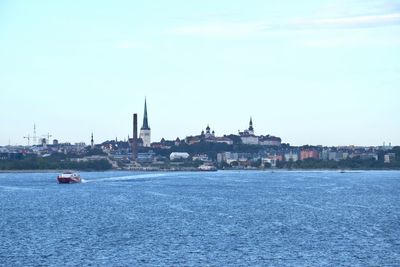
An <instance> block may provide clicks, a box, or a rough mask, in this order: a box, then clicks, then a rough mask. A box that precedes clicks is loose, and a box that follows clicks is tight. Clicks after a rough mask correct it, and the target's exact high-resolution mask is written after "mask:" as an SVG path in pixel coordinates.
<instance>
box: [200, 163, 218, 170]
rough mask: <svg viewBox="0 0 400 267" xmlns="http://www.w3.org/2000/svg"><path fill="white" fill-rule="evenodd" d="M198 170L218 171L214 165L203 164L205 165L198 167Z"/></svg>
mask: <svg viewBox="0 0 400 267" xmlns="http://www.w3.org/2000/svg"><path fill="white" fill-rule="evenodd" d="M198 170H200V171H209V172H210V171H217V168H216V167H215V166H214V165H211V164H203V165H200V166H199V167H198Z"/></svg>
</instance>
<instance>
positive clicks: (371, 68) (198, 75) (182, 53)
mask: <svg viewBox="0 0 400 267" xmlns="http://www.w3.org/2000/svg"><path fill="white" fill-rule="evenodd" d="M145 97H146V98H147V104H148V116H149V125H150V127H151V129H152V141H159V140H160V139H161V138H162V137H164V138H166V139H175V138H176V137H180V138H184V137H186V136H188V135H196V134H199V133H200V132H201V130H203V129H205V128H206V126H207V124H209V125H210V127H211V128H212V129H214V130H215V132H216V135H218V136H222V135H224V134H231V133H234V134H236V133H237V132H238V130H244V129H245V128H247V127H248V122H249V118H250V116H252V118H253V122H254V128H255V133H256V134H258V135H267V134H271V135H275V136H279V137H281V138H282V141H283V142H285V143H290V144H291V145H305V144H310V145H327V146H331V145H366V146H370V145H381V144H382V143H383V142H386V144H388V143H389V142H391V144H392V145H400V121H399V114H400V104H399V100H400V1H385V0H381V1H375V0H372V1H368V0H362V1H359V0H346V1H344V0H343V1H342V0H337V1H331V0H327V1H322V0H315V1H314V0H308V1H284V0H283V1H267V0H245V1H244V0H243V1H242V0H236V1H231V0H219V1H215V0H201V1H200V0H193V1H187V0H181V1H178V0H169V1H161V0H158V1H157V0H155V1H132V0H125V1H124V0H113V1H98V0H86V1H69V0H57V1H51V0H48V1H42V0H37V1H31V0H26V1H24V0H1V1H0V103H1V106H0V107H1V115H0V145H8V144H11V145H15V144H27V139H24V138H23V137H24V136H28V135H30V136H32V135H33V125H34V124H36V129H37V130H36V131H37V135H38V136H41V135H47V134H50V135H52V137H51V139H53V138H56V139H58V140H59V141H60V142H71V143H74V142H86V143H89V142H90V135H91V133H92V132H93V134H94V139H95V143H100V142H102V141H105V140H111V139H115V138H118V139H119V140H124V139H126V138H127V137H128V135H130V136H132V114H133V113H138V115H139V122H140V124H141V120H142V116H143V106H144V99H145ZM139 126H141V125H139Z"/></svg>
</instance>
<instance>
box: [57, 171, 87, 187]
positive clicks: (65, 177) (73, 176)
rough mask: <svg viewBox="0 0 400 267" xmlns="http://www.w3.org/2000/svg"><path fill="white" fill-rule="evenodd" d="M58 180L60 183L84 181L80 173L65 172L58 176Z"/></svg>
mask: <svg viewBox="0 0 400 267" xmlns="http://www.w3.org/2000/svg"><path fill="white" fill-rule="evenodd" d="M57 181H58V183H59V184H73V183H80V182H82V179H81V176H80V175H79V173H75V172H64V173H62V174H60V175H58V176H57Z"/></svg>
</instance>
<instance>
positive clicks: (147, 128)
mask: <svg viewBox="0 0 400 267" xmlns="http://www.w3.org/2000/svg"><path fill="white" fill-rule="evenodd" d="M142 130H150V127H149V122H148V119H147V101H146V98H145V99H144V115H143V126H142Z"/></svg>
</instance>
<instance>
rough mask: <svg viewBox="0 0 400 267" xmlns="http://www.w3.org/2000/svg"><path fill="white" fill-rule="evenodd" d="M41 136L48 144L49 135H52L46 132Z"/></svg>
mask: <svg viewBox="0 0 400 267" xmlns="http://www.w3.org/2000/svg"><path fill="white" fill-rule="evenodd" d="M42 137H44V138H46V141H47V144H49V143H50V137H52V135H51V134H49V133H47V134H44V135H42Z"/></svg>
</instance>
